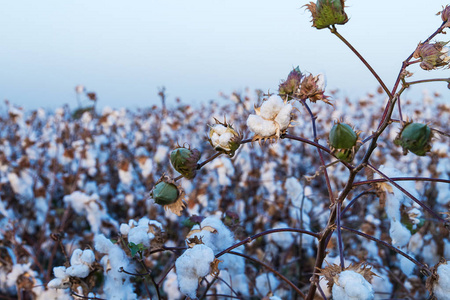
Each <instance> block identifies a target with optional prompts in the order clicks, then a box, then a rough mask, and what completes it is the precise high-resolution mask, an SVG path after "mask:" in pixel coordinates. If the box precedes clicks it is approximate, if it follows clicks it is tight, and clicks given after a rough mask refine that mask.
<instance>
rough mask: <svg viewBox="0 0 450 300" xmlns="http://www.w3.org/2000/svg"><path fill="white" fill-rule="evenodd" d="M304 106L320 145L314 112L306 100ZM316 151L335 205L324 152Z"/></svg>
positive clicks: (329, 194) (315, 140) (329, 193)
mask: <svg viewBox="0 0 450 300" xmlns="http://www.w3.org/2000/svg"><path fill="white" fill-rule="evenodd" d="M302 104H303V106H304V107H305V108H306V110H307V111H308V113H309V116H310V117H311V122H312V128H313V135H314V142H316V143H317V144H318V143H319V139H318V137H317V129H316V117H315V116H314V114H313V113H312V111H311V109H310V108H309V106H308V104H306V102H305V100H302ZM316 149H317V152H318V153H319V157H320V163H321V165H322V167H323V174H324V175H325V182H326V184H327V189H328V196H329V198H330V203H334V197H333V190H332V189H331V184H330V177H329V176H328V171H327V168H326V166H325V161H324V159H323V155H322V151H321V150H320V149H319V148H316Z"/></svg>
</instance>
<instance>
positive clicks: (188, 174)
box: [170, 147, 200, 179]
mask: <svg viewBox="0 0 450 300" xmlns="http://www.w3.org/2000/svg"><path fill="white" fill-rule="evenodd" d="M199 159H200V151H198V150H197V149H192V150H191V149H188V148H184V147H180V148H177V149H175V150H173V151H172V153H170V162H171V164H172V166H173V167H174V169H175V170H177V171H178V173H180V174H181V175H183V177H185V178H187V179H193V178H194V177H195V175H196V173H197V162H198V161H199Z"/></svg>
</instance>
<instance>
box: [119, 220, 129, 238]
mask: <svg viewBox="0 0 450 300" xmlns="http://www.w3.org/2000/svg"><path fill="white" fill-rule="evenodd" d="M119 231H120V234H121V235H123V236H127V235H128V232H129V231H130V225H128V224H124V223H122V224H120V228H119Z"/></svg>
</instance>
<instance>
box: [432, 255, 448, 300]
mask: <svg viewBox="0 0 450 300" xmlns="http://www.w3.org/2000/svg"><path fill="white" fill-rule="evenodd" d="M437 275H438V276H439V277H438V280H437V282H436V283H435V285H434V287H433V293H434V296H435V297H436V298H437V299H438V300H446V299H450V265H449V264H448V262H447V263H444V264H441V265H440V266H439V267H438V268H437Z"/></svg>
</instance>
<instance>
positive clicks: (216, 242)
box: [189, 216, 234, 253]
mask: <svg viewBox="0 0 450 300" xmlns="http://www.w3.org/2000/svg"><path fill="white" fill-rule="evenodd" d="M205 227H210V228H212V229H213V230H214V232H211V230H210V228H208V229H209V230H208V229H202V230H201V231H200V232H195V233H193V234H192V235H190V236H189V237H190V238H193V237H194V236H197V237H198V238H201V239H202V242H203V243H204V244H205V245H206V246H208V247H210V248H211V249H213V251H214V252H215V253H217V252H219V251H222V250H224V249H226V248H228V247H230V246H231V245H232V244H233V243H234V236H233V233H232V232H231V231H230V230H229V229H228V228H227V227H226V226H225V225H224V224H223V222H222V221H221V220H220V219H219V218H216V217H213V216H210V217H207V218H205V219H204V220H203V221H202V222H201V223H200V226H199V225H195V226H193V227H192V231H196V230H199V229H201V228H205Z"/></svg>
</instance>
